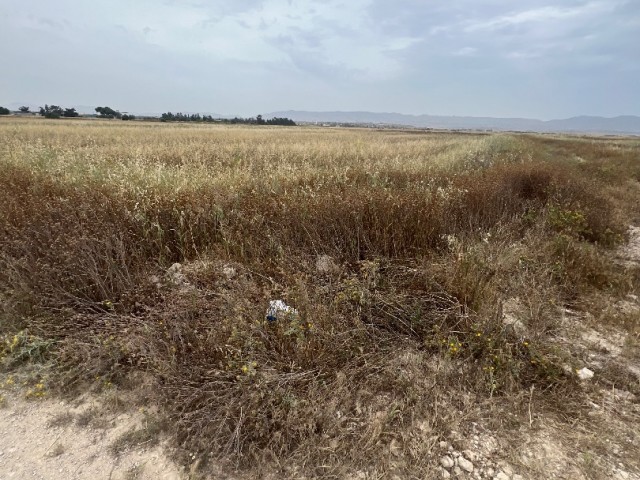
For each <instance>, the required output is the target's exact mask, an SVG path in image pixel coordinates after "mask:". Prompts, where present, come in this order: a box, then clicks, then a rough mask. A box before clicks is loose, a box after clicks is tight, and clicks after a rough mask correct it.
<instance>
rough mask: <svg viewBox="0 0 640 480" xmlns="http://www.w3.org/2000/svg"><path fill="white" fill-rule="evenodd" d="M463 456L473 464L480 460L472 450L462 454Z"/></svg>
mask: <svg viewBox="0 0 640 480" xmlns="http://www.w3.org/2000/svg"><path fill="white" fill-rule="evenodd" d="M462 454H463V455H464V456H465V458H467V459H469V460H471V461H472V462H475V461H476V460H478V455H476V453H475V452H474V451H472V450H465V451H463V452H462Z"/></svg>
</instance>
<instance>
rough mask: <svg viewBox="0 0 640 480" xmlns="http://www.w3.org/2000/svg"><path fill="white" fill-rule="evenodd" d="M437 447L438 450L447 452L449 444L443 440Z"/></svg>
mask: <svg viewBox="0 0 640 480" xmlns="http://www.w3.org/2000/svg"><path fill="white" fill-rule="evenodd" d="M439 445H440V448H442V449H444V450H447V449H448V448H449V443H448V442H445V441H444V440H442V441H441V442H440V444H439Z"/></svg>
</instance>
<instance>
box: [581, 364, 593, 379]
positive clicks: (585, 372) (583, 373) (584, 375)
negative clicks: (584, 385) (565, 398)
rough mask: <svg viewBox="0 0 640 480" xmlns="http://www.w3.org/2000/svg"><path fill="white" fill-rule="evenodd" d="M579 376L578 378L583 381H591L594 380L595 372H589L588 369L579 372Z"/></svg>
mask: <svg viewBox="0 0 640 480" xmlns="http://www.w3.org/2000/svg"><path fill="white" fill-rule="evenodd" d="M577 374H578V378H579V379H580V380H583V381H586V380H591V379H592V378H593V371H592V370H589V369H588V368H587V367H584V368H581V369H580V370H578V372H577Z"/></svg>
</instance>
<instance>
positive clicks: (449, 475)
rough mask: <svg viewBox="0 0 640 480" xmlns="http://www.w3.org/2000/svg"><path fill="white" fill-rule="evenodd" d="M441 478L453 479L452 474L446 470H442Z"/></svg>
mask: <svg viewBox="0 0 640 480" xmlns="http://www.w3.org/2000/svg"><path fill="white" fill-rule="evenodd" d="M440 476H441V477H442V478H451V474H450V473H449V472H447V471H446V470H445V469H444V468H441V469H440Z"/></svg>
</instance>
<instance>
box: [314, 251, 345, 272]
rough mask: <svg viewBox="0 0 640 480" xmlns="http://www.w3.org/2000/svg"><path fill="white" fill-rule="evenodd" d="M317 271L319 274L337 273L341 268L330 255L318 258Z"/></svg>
mask: <svg viewBox="0 0 640 480" xmlns="http://www.w3.org/2000/svg"><path fill="white" fill-rule="evenodd" d="M316 270H317V272H318V273H337V272H338V271H340V267H339V266H338V265H337V264H336V262H335V261H334V260H333V258H331V257H330V256H329V255H318V257H317V258H316Z"/></svg>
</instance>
